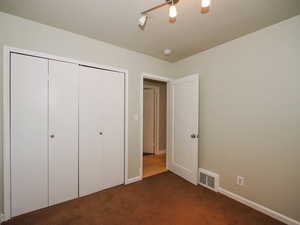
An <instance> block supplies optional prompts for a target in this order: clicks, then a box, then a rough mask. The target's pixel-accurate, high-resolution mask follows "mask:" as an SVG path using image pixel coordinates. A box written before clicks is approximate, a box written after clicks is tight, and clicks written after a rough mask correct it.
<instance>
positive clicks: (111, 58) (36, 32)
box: [0, 12, 171, 211]
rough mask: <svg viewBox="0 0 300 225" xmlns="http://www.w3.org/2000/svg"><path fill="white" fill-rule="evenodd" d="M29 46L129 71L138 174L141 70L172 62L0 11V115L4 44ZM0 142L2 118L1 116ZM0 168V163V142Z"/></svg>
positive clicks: (133, 163) (135, 172)
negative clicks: (138, 118) (135, 116)
mask: <svg viewBox="0 0 300 225" xmlns="http://www.w3.org/2000/svg"><path fill="white" fill-rule="evenodd" d="M4 45H9V46H12V47H17V48H23V49H29V50H34V51H40V52H45V53H49V54H53V55H58V56H63V57H69V58H74V59H78V60H83V61H87V62H93V63H98V64H101V65H110V66H116V67H120V68H123V69H127V70H128V71H129V163H128V164H129V168H128V175H129V178H132V177H136V176H139V167H140V165H139V163H140V157H139V154H140V153H139V140H138V137H139V133H138V132H139V130H138V121H136V120H134V118H133V115H134V114H136V113H138V108H139V107H138V98H139V87H138V86H139V81H140V76H141V74H142V72H147V73H151V74H157V75H160V76H167V75H168V71H169V70H170V66H171V64H170V63H168V62H165V61H162V60H159V59H155V58H153V57H150V56H146V55H143V54H139V53H136V52H133V51H129V50H126V49H122V48H119V47H116V46H113V45H110V44H107V43H104V42H100V41H96V40H93V39H89V38H87V37H84V36H80V35H76V34H73V33H70V32H66V31H63V30H60V29H56V28H53V27H50V26H46V25H42V24H39V23H35V22H32V21H29V20H25V19H22V18H20V17H15V16H12V15H9V14H4V13H1V12H0V75H1V76H0V83H1V87H0V88H1V89H0V93H1V94H0V98H1V100H0V101H1V104H0V107H1V110H0V113H1V118H2V77H3V76H2V71H3V69H2V68H3V67H2V63H3V58H2V56H3V46H4ZM0 127H1V135H0V138H1V139H0V141H1V143H2V120H1V124H0ZM0 150H1V151H0V152H1V154H0V168H1V171H3V168H2V167H3V165H2V144H1V149H0ZM2 176H3V173H2V172H1V173H0V193H1V194H0V211H2V210H1V209H2V204H3V200H2V197H3V196H2V191H3V181H2V180H3V177H2Z"/></svg>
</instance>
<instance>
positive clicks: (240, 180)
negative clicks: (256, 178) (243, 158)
mask: <svg viewBox="0 0 300 225" xmlns="http://www.w3.org/2000/svg"><path fill="white" fill-rule="evenodd" d="M236 183H237V184H238V185H240V186H244V184H245V178H244V177H241V176H237V181H236Z"/></svg>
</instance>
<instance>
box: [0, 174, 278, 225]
mask: <svg viewBox="0 0 300 225" xmlns="http://www.w3.org/2000/svg"><path fill="white" fill-rule="evenodd" d="M5 224H10V225H271V224H272V225H275V224H276V225H281V224H283V223H281V222H279V221H276V220H274V219H272V218H270V217H268V216H266V215H264V214H262V213H260V212H257V211H255V210H253V209H251V208H249V207H247V206H244V205H242V204H240V203H238V202H236V201H234V200H231V199H229V198H227V197H225V196H223V195H221V194H216V193H214V192H212V191H209V190H207V189H205V188H203V187H201V186H194V185H192V184H190V183H188V182H187V181H185V180H183V179H182V178H180V177H178V176H176V175H174V174H172V173H170V172H166V173H163V174H160V175H157V176H153V177H149V178H146V179H144V180H143V181H141V182H137V183H134V184H130V185H127V186H119V187H115V188H111V189H108V190H105V191H101V192H98V193H95V194H92V195H89V196H86V197H83V198H79V199H76V200H72V201H69V202H65V203H62V204H59V205H55V206H51V207H49V208H46V209H42V210H38V211H36V212H33V213H29V214H26V215H22V216H18V217H16V218H14V219H12V220H10V221H8V222H6V223H5Z"/></svg>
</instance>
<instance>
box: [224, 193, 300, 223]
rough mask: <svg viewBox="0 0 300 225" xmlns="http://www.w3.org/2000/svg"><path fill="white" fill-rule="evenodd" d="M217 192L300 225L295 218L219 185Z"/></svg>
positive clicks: (276, 217)
mask: <svg viewBox="0 0 300 225" xmlns="http://www.w3.org/2000/svg"><path fill="white" fill-rule="evenodd" d="M219 192H220V193H221V194H223V195H226V196H227V197H229V198H232V199H234V200H236V201H238V202H240V203H242V204H244V205H247V206H249V207H251V208H253V209H255V210H257V211H260V212H262V213H264V214H266V215H268V216H270V217H272V218H274V219H277V220H279V221H281V222H283V223H286V224H288V225H300V222H299V221H297V220H294V219H292V218H289V217H287V216H285V215H282V214H280V213H278V212H276V211H274V210H272V209H269V208H267V207H265V206H263V205H260V204H258V203H256V202H253V201H251V200H249V199H246V198H244V197H242V196H240V195H237V194H234V193H232V192H230V191H227V190H226V189H224V188H221V187H220V188H219Z"/></svg>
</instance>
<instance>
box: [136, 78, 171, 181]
mask: <svg viewBox="0 0 300 225" xmlns="http://www.w3.org/2000/svg"><path fill="white" fill-rule="evenodd" d="M142 147H143V153H142V157H143V170H142V176H143V178H145V177H150V176H153V175H156V174H160V173H163V172H165V171H167V165H166V164H167V163H166V154H167V83H166V82H165V81H158V80H154V79H149V78H144V79H143V146H142Z"/></svg>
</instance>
